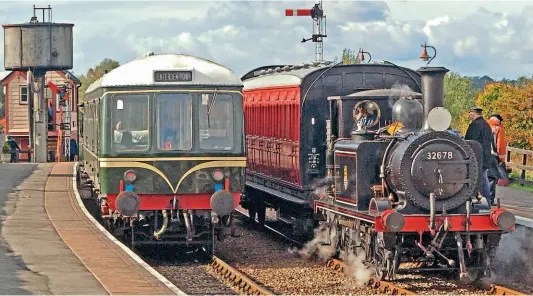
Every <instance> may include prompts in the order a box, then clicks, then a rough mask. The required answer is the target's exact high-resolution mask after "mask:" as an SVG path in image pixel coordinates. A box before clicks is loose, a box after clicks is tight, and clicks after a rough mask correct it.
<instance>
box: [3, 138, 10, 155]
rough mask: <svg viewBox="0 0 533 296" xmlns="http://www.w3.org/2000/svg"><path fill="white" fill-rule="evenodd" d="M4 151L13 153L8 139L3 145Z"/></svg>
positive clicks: (4, 152)
mask: <svg viewBox="0 0 533 296" xmlns="http://www.w3.org/2000/svg"><path fill="white" fill-rule="evenodd" d="M2 153H3V154H10V153H11V146H9V144H8V143H7V141H6V142H5V143H4V146H3V147H2Z"/></svg>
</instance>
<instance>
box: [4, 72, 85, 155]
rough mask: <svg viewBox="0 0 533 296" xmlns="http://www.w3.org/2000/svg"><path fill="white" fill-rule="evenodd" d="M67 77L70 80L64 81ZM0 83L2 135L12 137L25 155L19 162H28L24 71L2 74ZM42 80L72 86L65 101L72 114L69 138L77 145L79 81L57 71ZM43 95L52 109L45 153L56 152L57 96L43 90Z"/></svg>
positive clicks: (28, 91)
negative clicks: (2, 96)
mask: <svg viewBox="0 0 533 296" xmlns="http://www.w3.org/2000/svg"><path fill="white" fill-rule="evenodd" d="M67 74H68V76H69V80H67ZM2 76H3V78H2ZM0 79H1V81H2V86H3V91H4V96H5V102H4V108H5V117H4V118H0V121H3V122H4V123H3V126H4V134H5V135H8V136H11V137H12V138H13V139H14V140H15V141H16V142H17V143H18V145H19V146H20V149H21V150H22V151H26V152H23V153H21V154H20V156H19V158H20V160H21V161H27V160H28V156H29V155H28V151H31V147H30V146H29V122H30V121H29V111H28V102H29V100H30V98H31V93H30V90H29V89H28V82H27V73H26V72H25V71H11V72H4V75H1V76H0ZM45 80H46V83H48V82H49V81H51V82H52V83H54V84H55V85H58V86H61V85H66V84H70V85H73V88H72V89H73V91H72V93H71V94H69V95H68V100H69V109H70V111H71V116H70V118H71V123H70V127H71V137H74V138H75V139H76V141H77V130H78V125H77V122H76V121H77V115H76V106H77V104H78V88H79V87H80V85H81V83H80V81H79V79H78V78H77V77H75V76H74V75H73V74H72V73H69V72H68V71H60V70H58V71H49V72H48V73H46V76H45ZM45 91H46V100H47V102H48V106H49V107H51V108H50V111H51V114H52V118H51V120H49V128H48V151H56V149H57V141H58V133H59V132H60V129H59V123H60V118H61V117H60V108H59V95H56V94H54V93H53V92H52V91H51V90H50V89H49V88H45ZM52 161H53V160H52Z"/></svg>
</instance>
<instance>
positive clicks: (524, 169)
mask: <svg viewBox="0 0 533 296" xmlns="http://www.w3.org/2000/svg"><path fill="white" fill-rule="evenodd" d="M511 152H513V153H516V154H518V155H522V164H518V163H514V162H512V161H511ZM528 156H531V157H533V151H531V150H525V149H519V148H514V147H509V146H507V158H506V160H505V162H506V165H507V166H508V167H511V168H514V169H518V170H520V171H521V172H520V177H519V178H512V179H511V181H512V182H516V183H519V184H521V185H529V186H533V181H530V180H527V179H526V172H528V171H529V172H533V166H532V165H527V159H528Z"/></svg>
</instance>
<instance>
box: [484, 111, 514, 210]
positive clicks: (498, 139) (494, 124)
mask: <svg viewBox="0 0 533 296" xmlns="http://www.w3.org/2000/svg"><path fill="white" fill-rule="evenodd" d="M502 121H503V117H502V116H501V115H500V114H492V115H491V116H490V118H489V120H487V123H488V124H489V126H490V127H491V129H492V156H493V158H494V159H496V163H497V166H496V168H492V169H491V170H490V171H489V174H488V178H489V184H490V194H491V198H492V201H493V202H494V201H495V197H496V184H498V185H500V186H506V185H508V184H509V178H508V176H507V169H506V165H505V157H506V154H507V151H506V150H507V149H506V143H505V132H504V129H503V126H502Z"/></svg>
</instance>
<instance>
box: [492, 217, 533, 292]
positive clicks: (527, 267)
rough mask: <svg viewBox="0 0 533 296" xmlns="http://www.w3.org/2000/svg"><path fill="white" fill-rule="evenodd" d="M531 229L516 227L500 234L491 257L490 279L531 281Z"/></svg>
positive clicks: (532, 231) (532, 270)
mask: <svg viewBox="0 0 533 296" xmlns="http://www.w3.org/2000/svg"><path fill="white" fill-rule="evenodd" d="M531 258H533V229H530V228H526V227H517V228H516V230H514V231H513V232H511V233H506V234H504V235H502V237H501V240H500V243H499V245H498V247H497V248H496V251H495V252H494V256H493V258H492V271H493V276H492V278H491V279H492V280H495V281H499V280H505V279H513V280H517V279H518V280H519V281H521V282H525V283H533V260H532V259H531Z"/></svg>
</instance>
